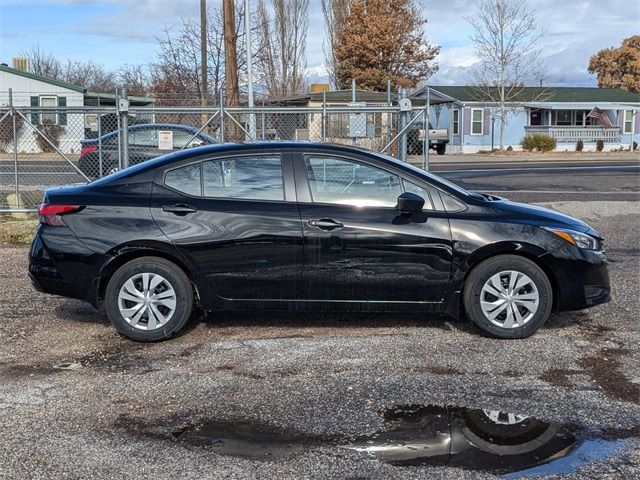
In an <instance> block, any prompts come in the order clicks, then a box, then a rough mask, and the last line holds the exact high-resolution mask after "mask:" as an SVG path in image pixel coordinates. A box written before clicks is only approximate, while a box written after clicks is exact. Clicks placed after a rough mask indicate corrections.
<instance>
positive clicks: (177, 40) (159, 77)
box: [151, 3, 246, 105]
mask: <svg viewBox="0 0 640 480" xmlns="http://www.w3.org/2000/svg"><path fill="white" fill-rule="evenodd" d="M234 17H235V29H236V37H237V58H238V71H239V79H240V81H242V80H243V72H244V66H245V63H246V48H245V32H244V9H243V8H242V5H241V3H238V5H236V6H235V14H234ZM157 40H158V43H159V47H160V48H159V51H158V59H157V61H156V62H155V63H154V64H153V66H152V68H151V70H152V71H151V81H152V90H153V92H154V95H156V96H157V97H158V101H159V104H165V105H167V104H168V103H174V104H179V105H185V104H188V103H190V104H195V102H197V103H200V101H201V98H202V96H201V94H202V93H204V92H203V91H204V90H205V89H203V88H201V82H202V75H201V70H200V68H201V67H200V65H201V57H200V25H199V23H197V22H195V21H193V20H190V19H182V20H181V22H180V23H179V24H178V25H174V26H167V27H165V28H164V30H163V32H162V35H161V36H160V37H158V39H157ZM224 78H225V59H224V33H223V19H222V6H217V7H213V8H209V9H208V10H207V81H208V88H207V89H206V90H207V91H208V92H210V93H209V95H207V103H208V104H212V103H214V101H213V99H214V97H215V96H216V95H217V94H218V92H219V89H220V86H221V85H222V84H223V81H224ZM192 97H193V98H192Z"/></svg>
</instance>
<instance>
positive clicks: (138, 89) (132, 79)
mask: <svg viewBox="0 0 640 480" xmlns="http://www.w3.org/2000/svg"><path fill="white" fill-rule="evenodd" d="M118 84H119V85H120V86H121V87H126V89H127V92H128V93H129V95H141V96H142V95H147V94H148V93H149V74H148V69H146V68H145V66H143V65H124V66H123V67H122V68H121V69H120V70H119V71H118Z"/></svg>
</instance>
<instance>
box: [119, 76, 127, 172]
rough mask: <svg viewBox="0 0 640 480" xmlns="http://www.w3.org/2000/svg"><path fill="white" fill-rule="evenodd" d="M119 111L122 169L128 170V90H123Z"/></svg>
mask: <svg viewBox="0 0 640 480" xmlns="http://www.w3.org/2000/svg"><path fill="white" fill-rule="evenodd" d="M118 111H119V112H120V116H121V117H122V120H121V121H120V124H121V125H122V135H121V136H120V138H121V140H122V167H123V168H127V167H128V166H129V97H128V96H127V89H126V88H123V89H122V98H121V99H120V101H119V102H118Z"/></svg>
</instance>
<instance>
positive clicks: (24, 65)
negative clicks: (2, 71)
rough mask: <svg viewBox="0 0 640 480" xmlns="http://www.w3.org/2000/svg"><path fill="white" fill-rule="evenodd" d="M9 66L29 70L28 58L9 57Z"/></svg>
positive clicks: (23, 70) (24, 70)
mask: <svg viewBox="0 0 640 480" xmlns="http://www.w3.org/2000/svg"><path fill="white" fill-rule="evenodd" d="M11 68H15V69H16V70H20V71H22V72H28V71H29V59H28V58H27V57H13V58H12V59H11Z"/></svg>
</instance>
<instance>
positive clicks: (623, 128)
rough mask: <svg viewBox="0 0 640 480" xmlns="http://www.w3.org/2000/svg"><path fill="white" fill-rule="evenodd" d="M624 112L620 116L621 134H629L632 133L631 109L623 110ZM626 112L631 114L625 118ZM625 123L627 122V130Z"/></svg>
mask: <svg viewBox="0 0 640 480" xmlns="http://www.w3.org/2000/svg"><path fill="white" fill-rule="evenodd" d="M623 112H624V114H623V116H622V134H623V135H631V134H632V133H633V120H634V119H633V117H634V115H633V110H623ZM627 113H629V114H631V118H630V119H629V120H627ZM627 123H628V124H629V130H627Z"/></svg>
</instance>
